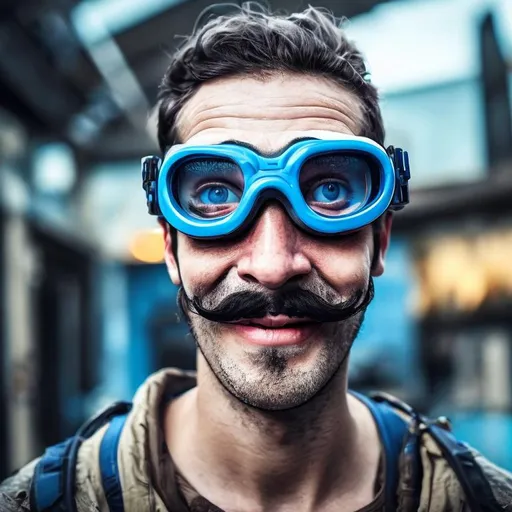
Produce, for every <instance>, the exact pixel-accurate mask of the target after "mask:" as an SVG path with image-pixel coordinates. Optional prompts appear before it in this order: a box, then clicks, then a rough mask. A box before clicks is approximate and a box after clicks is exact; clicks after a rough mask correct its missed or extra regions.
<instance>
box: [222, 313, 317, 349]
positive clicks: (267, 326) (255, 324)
mask: <svg viewBox="0 0 512 512" xmlns="http://www.w3.org/2000/svg"><path fill="white" fill-rule="evenodd" d="M228 325H229V326H230V327H231V328H232V329H233V330H234V331H235V332H236V333H237V334H238V335H239V336H241V337H242V338H244V340H245V341H247V342H249V343H254V344H256V345H267V346H280V345H297V344H300V343H303V342H305V341H306V340H307V339H308V338H310V337H311V335H312V334H313V333H314V332H315V331H316V330H317V329H318V328H319V325H320V324H318V323H316V322H312V321H311V320H310V319H309V318H290V317H288V316H285V315H278V316H266V317H264V318H250V319H241V320H239V321H238V322H236V323H232V324H228Z"/></svg>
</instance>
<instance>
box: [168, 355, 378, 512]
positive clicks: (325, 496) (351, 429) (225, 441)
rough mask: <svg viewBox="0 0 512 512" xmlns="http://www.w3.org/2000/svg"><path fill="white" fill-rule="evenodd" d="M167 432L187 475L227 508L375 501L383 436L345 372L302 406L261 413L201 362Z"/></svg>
mask: <svg viewBox="0 0 512 512" xmlns="http://www.w3.org/2000/svg"><path fill="white" fill-rule="evenodd" d="M165 435H166V441H167V443H168V447H169V450H170V452H171V455H172V457H173V460H174V462H175V464H176V466H177V467H178V469H179V471H180V472H181V474H182V475H183V476H184V477H185V478H186V479H187V480H188V481H189V483H190V484H191V485H192V486H193V487H194V488H195V489H196V490H197V492H198V493H199V494H201V495H202V496H203V497H205V498H207V499H208V500H210V501H211V502H212V503H214V504H215V505H216V506H218V507H220V508H223V509H225V510H236V511H245V510H251V511H256V510H276V511H277V510H294V511H302V510H304V511H308V510H330V509H331V507H332V508H333V509H334V507H336V510H352V511H353V510H357V509H358V508H360V507H361V506H364V505H366V504H368V503H369V502H371V500H372V498H373V489H374V482H375V478H376V473H377V467H378V460H379V452H380V449H379V441H378V434H377V432H376V429H375V426H374V424H373V421H372V420H371V416H370V413H369V412H368V410H367V409H366V408H365V407H364V406H363V405H362V404H361V403H360V402H358V401H357V400H355V399H354V398H353V397H351V396H350V395H347V379H346V369H345V368H342V369H340V371H339V372H338V373H337V375H336V376H335V377H334V378H333V379H332V380H331V382H330V383H329V384H328V385H327V386H326V387H325V388H324V390H323V391H322V392H321V393H319V395H317V396H316V397H315V398H314V399H312V400H310V401H309V402H308V403H306V404H304V405H303V406H301V407H298V408H295V409H293V410H291V411H261V410H257V409H254V408H252V407H250V406H247V405H245V404H243V403H242V402H240V401H239V400H237V399H236V398H234V397H233V396H232V395H231V394H229V393H228V392H227V391H226V390H225V389H224V388H223V387H222V385H221V384H220V383H219V382H218V380H217V379H216V378H215V376H214V375H213V374H212V372H211V370H210V369H209V367H208V366H207V364H206V363H205V362H204V361H201V362H200V363H199V367H198V386H197V387H196V388H194V389H193V390H191V391H190V392H189V393H187V394H186V395H184V396H182V397H181V398H179V399H177V400H175V401H174V402H173V403H172V404H171V405H170V406H169V408H168V410H167V413H166V418H165ZM340 503H343V507H342V508H340ZM299 504H300V505H299ZM345 505H346V508H345Z"/></svg>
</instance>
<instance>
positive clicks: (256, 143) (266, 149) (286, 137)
mask: <svg viewBox="0 0 512 512" xmlns="http://www.w3.org/2000/svg"><path fill="white" fill-rule="evenodd" d="M347 135H352V134H349V133H341V132H332V131H327V130H308V131H304V132H293V133H289V134H288V133H282V134H281V135H280V136H279V137H273V138H272V139H271V140H269V138H268V137H226V136H225V137H208V138H203V137H193V138H192V139H190V140H188V141H187V142H185V143H184V145H186V146H198V145H201V146H202V145H219V144H220V145H222V144H236V145H238V146H243V147H246V148H248V149H251V150H252V151H254V152H255V153H258V154H259V155H261V156H266V157H274V156H278V155H280V154H281V153H283V152H284V151H286V150H287V149H288V148H289V147H291V146H292V145H293V144H296V143H297V142H300V141H303V140H314V139H320V140H337V139H340V138H342V137H344V136H347Z"/></svg>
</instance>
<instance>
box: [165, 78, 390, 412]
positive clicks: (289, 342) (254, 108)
mask: <svg viewBox="0 0 512 512" xmlns="http://www.w3.org/2000/svg"><path fill="white" fill-rule="evenodd" d="M361 126H362V107H361V104H360V102H359V100H358V99H357V98H356V97H355V96H354V95H353V94H351V93H349V92H348V91H346V90H345V89H343V88H341V86H338V85H336V84H334V83H332V82H330V81H327V80H324V79H322V78H317V77H306V76H299V75H276V76H275V77H273V78H269V79H265V80H256V79H253V78H240V77H236V78H229V79H221V80H217V81H214V82H210V83H207V84H205V85H203V86H201V88H200V89H199V90H198V91H197V93H196V94H195V95H194V96H193V97H192V98H191V99H190V100H189V102H188V103H187V104H186V105H185V107H184V108H183V110H182V112H181V113H180V116H179V118H178V128H179V130H178V131H179V134H180V138H181V140H182V141H183V142H184V143H190V144H217V143H221V142H224V141H227V140H238V141H243V142H248V143H250V144H252V145H253V146H255V147H256V148H258V149H259V150H260V151H261V152H262V153H278V152H279V151H280V150H281V149H283V148H285V147H287V146H288V144H289V143H290V142H291V141H292V140H294V139H296V138H300V137H316V138H323V137H324V138H325V137H326V136H328V135H329V134H326V132H330V135H331V137H332V135H335V134H354V135H357V134H359V133H360V130H361ZM322 132H323V137H322ZM389 232H390V221H389V220H387V221H386V222H385V223H384V226H383V229H382V231H381V234H380V251H381V253H380V254H379V255H378V258H377V260H376V264H375V265H374V267H373V269H371V262H372V257H373V232H372V228H371V227H369V226H368V227H366V228H364V229H361V230H360V231H358V232H356V233H353V234H351V235H345V236H336V237H324V238H320V237H317V236H314V235H311V234H308V233H306V232H304V231H302V230H300V229H299V228H298V227H297V226H296V225H295V224H294V223H293V221H292V220H291V219H290V217H289V216H288V214H287V213H286V211H285V210H284V209H283V208H282V206H281V205H280V203H278V202H274V201H270V202H268V203H267V204H266V205H265V207H264V208H263V210H262V211H261V213H260V215H258V217H257V218H256V220H255V221H254V222H253V224H252V225H251V226H250V227H249V228H248V230H247V232H246V233H244V235H243V236H242V237H239V238H237V239H236V240H217V241H204V240H203V241H200V240H197V239H192V238H189V237H187V236H185V235H183V234H182V233H178V234H177V237H178V240H177V247H178V250H177V255H178V262H176V259H175V257H174V255H173V252H172V243H171V242H172V241H171V236H172V235H171V234H170V233H167V234H166V262H167V266H168V269H169V274H170V276H171V279H172V281H173V282H174V284H176V285H179V286H182V287H183V289H184V292H185V293H186V294H187V296H188V297H190V298H191V297H199V298H200V299H201V301H202V304H203V305H206V306H207V307H209V308H215V307H217V306H218V305H219V304H221V303H222V302H223V301H226V300H228V301H229V297H230V296H233V294H235V293H238V292H245V291H247V292H249V291H252V292H254V293H256V294H258V295H261V296H264V297H272V296H273V295H276V294H279V293H280V292H282V291H283V290H286V291H288V292H290V293H294V290H304V291H306V292H307V293H308V294H309V295H310V296H312V297H320V298H321V299H323V300H324V301H326V302H328V303H329V304H332V305H334V304H339V303H341V302H343V301H348V300H350V299H353V298H354V297H355V296H356V295H357V294H361V293H363V295H364V293H365V292H366V290H367V287H368V284H369V279H370V275H371V274H372V275H375V276H376V275H380V274H381V273H382V272H383V256H384V253H385V250H386V248H387V245H388V241H389ZM178 265H179V270H178ZM306 302H307V301H306ZM272 313H273V314H274V315H275V314H277V315H278V316H277V317H276V316H274V317H272V318H271V315H270V314H267V315H266V317H265V318H261V319H254V318H253V319H251V320H250V325H247V322H245V324H244V323H243V322H242V323H219V322H212V321H210V320H207V319H205V318H203V317H201V316H199V315H197V314H193V313H191V314H189V317H190V322H191V327H192V330H193V333H194V336H195V338H196V341H197V343H198V346H199V348H200V351H201V354H202V355H201V356H200V357H204V359H205V360H206V362H207V363H208V365H209V367H210V368H211V370H212V371H213V373H214V374H215V375H216V377H217V378H218V380H219V381H220V382H221V383H222V384H223V386H224V387H225V388H226V389H227V390H228V391H229V392H231V393H232V394H233V395H235V396H236V397H237V398H238V399H240V400H242V401H243V402H245V403H248V404H250V405H252V406H255V407H259V408H262V409H268V410H279V409H288V408H291V407H296V406H299V405H301V404H302V403H304V402H306V401H308V400H309V399H311V398H312V397H314V396H315V395H316V394H317V393H318V392H319V391H320V390H321V389H322V388H323V387H324V386H325V385H326V384H327V383H328V382H329V381H330V379H331V378H332V377H333V376H334V375H335V374H336V373H337V372H338V370H339V369H340V368H341V367H343V364H344V361H346V358H347V355H348V352H349V350H350V346H351V344H352V342H353V340H354V338H355V336H356V335H357V332H358V330H359V326H360V324H361V321H362V313H358V314H356V315H354V316H352V317H351V318H349V319H347V320H344V321H340V322H329V323H318V322H310V321H308V318H301V319H297V318H289V317H288V316H286V315H283V314H280V312H279V311H273V312H272ZM263 324H264V325H263Z"/></svg>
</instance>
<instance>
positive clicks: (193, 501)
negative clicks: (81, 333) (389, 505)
mask: <svg viewBox="0 0 512 512" xmlns="http://www.w3.org/2000/svg"><path fill="white" fill-rule="evenodd" d="M193 386H195V375H194V374H193V373H187V372H183V371H179V370H174V369H167V370H162V371H160V372H158V373H156V374H154V375H152V376H151V377H150V378H149V379H148V380H147V381H146V382H145V383H144V384H143V385H142V386H141V388H140V389H139V390H138V392H137V394H136V395H135V398H134V405H133V409H132V411H131V412H130V414H129V416H128V419H127V421H126V424H125V427H124V429H123V431H122V434H121V439H120V444H119V455H118V462H119V470H120V479H121V485H122V489H123V499H124V504H125V511H126V512H140V511H150V512H190V511H191V510H194V511H195V510H197V511H202V512H218V511H220V509H218V508H217V507H215V506H213V505H212V504H210V503H209V502H208V501H207V500H205V499H204V498H202V497H201V496H199V495H198V494H197V493H196V492H195V491H194V489H192V488H191V487H190V486H188V485H187V484H186V482H183V481H181V482H180V483H181V485H180V489H178V485H177V483H176V482H177V479H178V478H179V475H177V474H176V471H175V468H174V467H173V463H172V459H171V457H170V455H169V453H168V451H167V448H166V446H165V441H164V435H163V431H162V429H161V426H160V425H161V421H160V414H161V410H162V404H165V403H166V402H168V400H170V399H172V397H173V396H176V395H178V394H180V393H182V392H184V391H185V390H187V389H190V388H191V387H193ZM105 430H106V427H103V428H101V429H100V430H98V431H97V432H96V433H95V434H94V435H93V436H92V437H91V438H90V439H88V440H86V441H85V442H84V443H83V444H82V446H81V448H80V451H79V456H78V464H77V469H76V477H77V480H76V482H77V491H76V503H77V508H78V512H90V511H100V512H108V506H107V502H106V499H105V495H104V492H103V487H102V484H101V476H100V468H99V448H100V443H101V440H102V437H103V435H104V433H105ZM420 451H421V463H422V466H423V481H422V490H421V499H420V506H419V509H418V510H419V511H420V512H462V511H467V510H469V508H468V507H467V505H466V503H465V499H464V494H463V492H462V490H461V487H460V484H459V482H458V480H457V477H456V476H455V474H454V472H453V470H452V469H451V468H450V467H449V465H448V464H447V462H446V461H445V460H444V458H443V456H442V455H441V452H440V450H439V448H438V446H437V445H436V443H435V442H434V441H433V440H432V439H431V438H429V437H428V436H423V437H422V446H421V449H420ZM475 456H476V457H477V460H478V463H479V465H480V467H481V468H482V470H483V471H484V473H485V474H486V476H487V477H488V479H489V481H490V483H491V487H492V490H493V493H494V495H495V497H496V499H497V501H498V502H499V503H500V504H502V506H503V510H506V511H511V512H512V474H510V473H508V472H506V471H504V470H502V469H500V468H498V467H496V466H494V465H493V464H491V463H490V462H489V461H488V460H486V459H485V458H483V457H482V456H481V455H479V454H478V453H477V452H475ZM36 463H37V460H35V461H33V462H31V463H30V464H28V465H27V466H25V467H24V468H22V469H21V470H20V471H19V472H18V473H17V474H16V475H15V476H13V477H11V478H9V479H7V480H5V481H4V482H3V483H1V484H0V511H1V512H11V511H30V503H29V495H28V491H29V488H30V481H31V477H32V473H33V469H34V466H35V464H36ZM401 466H402V471H401V474H400V482H399V488H398V492H399V508H398V511H397V512H416V511H413V509H412V508H411V505H410V500H409V494H408V489H407V478H406V473H407V472H406V470H405V469H404V467H403V466H404V461H401ZM363 510H366V507H365V509H363ZM371 510H379V509H375V508H371ZM220 512H222V511H220Z"/></svg>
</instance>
